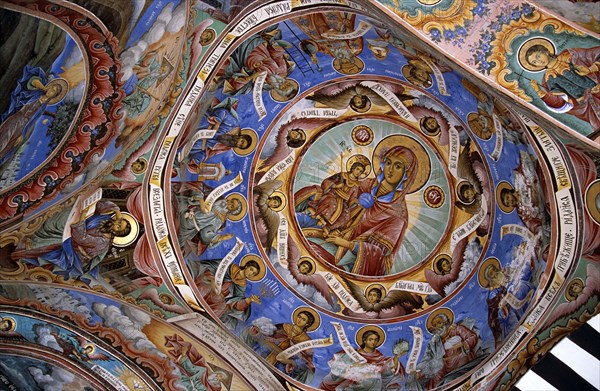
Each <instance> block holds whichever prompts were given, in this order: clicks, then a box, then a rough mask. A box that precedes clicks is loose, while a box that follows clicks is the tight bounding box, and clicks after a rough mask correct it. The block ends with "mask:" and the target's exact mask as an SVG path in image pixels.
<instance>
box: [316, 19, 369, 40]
mask: <svg viewBox="0 0 600 391" xmlns="http://www.w3.org/2000/svg"><path fill="white" fill-rule="evenodd" d="M371 27H372V26H371V25H370V24H369V23H367V22H365V21H364V20H361V21H360V22H359V23H358V26H357V27H356V30H354V31H352V32H351V33H346V34H337V33H330V32H324V33H323V34H321V35H322V36H323V37H325V38H329V39H337V40H344V39H356V38H360V37H362V36H363V35H365V34H366V33H367V32H368V31H369V30H370V29H371Z"/></svg>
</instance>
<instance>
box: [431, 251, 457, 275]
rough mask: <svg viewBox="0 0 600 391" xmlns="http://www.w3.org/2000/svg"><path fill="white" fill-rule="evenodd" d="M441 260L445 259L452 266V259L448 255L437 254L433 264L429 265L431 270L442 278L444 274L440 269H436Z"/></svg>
mask: <svg viewBox="0 0 600 391" xmlns="http://www.w3.org/2000/svg"><path fill="white" fill-rule="evenodd" d="M442 258H444V259H447V260H448V262H450V265H452V257H450V255H448V254H439V255H438V256H437V257H435V259H434V260H433V264H432V265H431V268H432V269H433V271H434V272H435V274H437V275H440V276H443V275H444V273H443V272H442V271H441V270H440V269H438V266H437V265H438V263H439V262H440V260H441V259H442Z"/></svg>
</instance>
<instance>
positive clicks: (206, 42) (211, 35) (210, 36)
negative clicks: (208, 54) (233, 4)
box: [200, 27, 217, 46]
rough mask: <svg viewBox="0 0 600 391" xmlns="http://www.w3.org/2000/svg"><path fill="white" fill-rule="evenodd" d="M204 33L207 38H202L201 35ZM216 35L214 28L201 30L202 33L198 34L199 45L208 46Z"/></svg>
mask: <svg viewBox="0 0 600 391" xmlns="http://www.w3.org/2000/svg"><path fill="white" fill-rule="evenodd" d="M204 34H206V35H207V36H208V38H203V37H202V36H203V35H204ZM216 36H217V32H216V31H215V29H213V28H212V27H211V28H207V29H206V30H204V31H203V32H202V34H200V45H202V46H208V45H210V43H211V42H212V41H213V40H214V39H215V37H216Z"/></svg>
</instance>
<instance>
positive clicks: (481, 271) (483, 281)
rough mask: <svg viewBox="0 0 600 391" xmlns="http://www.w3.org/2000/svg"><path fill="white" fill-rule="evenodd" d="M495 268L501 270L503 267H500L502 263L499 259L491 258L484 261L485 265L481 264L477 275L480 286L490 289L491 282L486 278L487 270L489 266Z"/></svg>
mask: <svg viewBox="0 0 600 391" xmlns="http://www.w3.org/2000/svg"><path fill="white" fill-rule="evenodd" d="M492 265H493V266H495V267H496V269H498V270H501V269H502V267H501V265H500V261H499V260H498V258H494V257H490V258H488V259H486V260H485V261H483V263H482V264H481V266H480V267H479V272H478V273H477V280H478V281H479V285H481V287H482V288H486V289H487V288H489V287H490V282H489V281H488V279H487V278H486V276H485V271H486V270H487V268H488V267H489V266H492Z"/></svg>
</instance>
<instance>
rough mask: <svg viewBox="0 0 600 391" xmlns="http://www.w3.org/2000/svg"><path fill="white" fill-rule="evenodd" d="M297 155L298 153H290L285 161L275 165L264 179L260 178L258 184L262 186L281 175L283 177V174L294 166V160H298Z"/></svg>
mask: <svg viewBox="0 0 600 391" xmlns="http://www.w3.org/2000/svg"><path fill="white" fill-rule="evenodd" d="M295 155H296V152H294V151H292V152H290V154H289V155H287V156H286V157H285V159H283V160H281V161H280V162H278V163H277V164H275V165H274V166H273V167H271V168H270V169H269V171H267V173H266V174H265V175H264V176H263V177H262V178H260V181H258V184H259V185H261V184H263V183H265V182H266V181H272V180H273V179H275V178H277V177H278V176H279V175H281V173H282V172H284V171H285V170H287V169H288V168H289V167H291V166H292V164H294V160H296V156H295Z"/></svg>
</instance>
